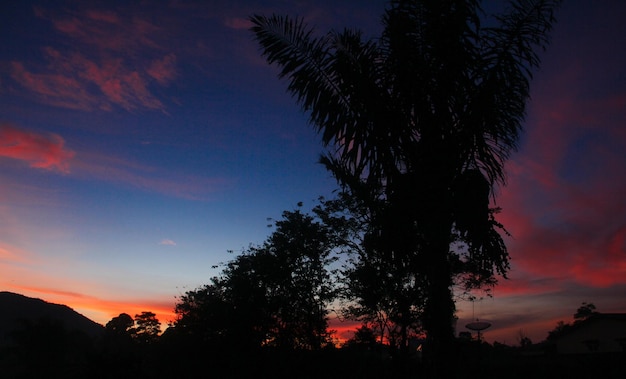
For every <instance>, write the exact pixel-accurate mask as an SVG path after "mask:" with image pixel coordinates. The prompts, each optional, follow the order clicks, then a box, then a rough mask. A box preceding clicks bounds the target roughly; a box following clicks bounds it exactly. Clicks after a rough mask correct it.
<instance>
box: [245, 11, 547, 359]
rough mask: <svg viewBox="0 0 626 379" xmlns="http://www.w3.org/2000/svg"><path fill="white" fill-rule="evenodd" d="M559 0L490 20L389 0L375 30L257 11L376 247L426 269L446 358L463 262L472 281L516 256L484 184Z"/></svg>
mask: <svg viewBox="0 0 626 379" xmlns="http://www.w3.org/2000/svg"><path fill="white" fill-rule="evenodd" d="M558 3H559V1H558V0H518V1H512V2H511V4H510V5H511V6H510V10H509V11H508V13H506V14H502V15H497V16H495V18H494V19H493V21H494V22H493V24H495V26H483V21H484V19H485V16H484V15H483V14H482V10H481V8H480V2H479V1H476V0H465V1H463V0H441V1H429V0H424V1H391V2H390V3H389V6H388V9H387V10H386V12H385V15H384V17H383V27H384V29H383V33H382V36H381V38H380V39H378V40H372V41H363V40H362V37H361V33H360V32H358V31H353V30H345V31H343V32H340V33H339V32H334V31H333V32H330V33H328V34H326V35H324V36H323V37H321V38H317V37H315V36H314V35H313V31H312V29H310V28H309V27H308V26H307V25H306V24H305V23H304V22H303V21H302V20H301V19H299V18H296V19H291V18H288V17H283V16H276V15H273V16H271V17H266V16H260V15H255V16H253V17H251V21H252V23H253V27H252V31H253V33H254V34H255V36H256V39H257V41H258V42H259V44H260V46H261V48H262V54H263V55H264V56H265V57H266V58H267V60H268V62H269V63H274V64H277V65H278V66H280V68H281V70H280V73H279V76H280V77H286V78H288V80H289V85H288V91H289V92H291V93H292V94H293V95H294V96H295V98H296V100H297V102H298V103H299V104H300V105H301V106H302V108H303V109H304V110H306V111H307V112H308V113H309V115H310V121H311V123H312V124H313V126H314V127H315V128H316V129H317V130H318V131H319V132H320V134H321V138H322V142H323V143H324V144H325V145H326V146H330V148H331V150H330V152H329V153H328V154H327V155H325V156H324V157H323V158H322V163H324V164H325V165H326V167H327V168H328V169H329V170H330V171H331V172H332V173H333V174H334V176H335V177H336V178H337V180H338V181H339V183H340V184H341V185H342V186H343V187H344V189H346V190H347V191H349V192H351V193H352V195H353V196H355V197H359V198H360V199H362V201H363V202H364V203H365V204H367V205H368V206H369V208H370V212H371V213H372V224H373V228H372V230H373V231H374V232H372V234H371V239H372V242H373V243H372V245H373V247H371V248H369V250H370V251H373V252H376V254H378V255H381V256H382V257H383V259H391V260H393V261H395V262H394V263H392V264H391V266H392V267H394V268H395V269H398V268H399V267H402V268H403V269H404V267H405V266H406V267H407V269H408V270H410V271H412V272H413V273H414V276H415V278H418V277H419V278H421V279H420V282H421V281H422V280H423V283H424V311H423V316H422V321H423V326H424V328H425V329H426V331H427V333H428V338H429V342H430V344H429V347H430V349H428V350H427V352H428V351H430V352H432V353H434V355H433V356H434V357H435V358H437V359H440V362H438V363H437V367H440V368H442V367H445V362H444V361H443V360H444V359H445V356H446V355H447V353H448V352H449V350H450V346H451V343H452V341H453V329H452V321H453V317H454V310H455V306H454V301H453V299H452V292H451V286H452V284H453V278H454V277H455V275H461V278H462V279H464V282H465V283H466V284H467V285H468V286H471V287H476V286H482V285H485V284H493V283H494V282H495V275H497V274H500V275H505V274H506V271H507V270H508V268H509V266H508V253H507V251H506V247H505V245H504V243H503V241H502V238H501V236H500V234H499V233H498V229H499V228H500V224H498V223H497V222H496V221H495V219H494V217H493V216H494V212H493V211H492V210H490V209H489V196H490V194H493V190H494V187H495V186H496V185H498V184H504V182H505V173H504V162H505V161H506V160H507V158H508V157H509V155H510V153H511V151H513V150H515V148H516V147H517V141H518V137H519V134H520V132H521V130H522V122H523V119H524V115H525V103H526V100H527V99H528V96H529V82H530V79H531V77H532V70H533V69H534V68H535V67H537V66H538V64H539V57H538V55H537V52H536V51H537V49H538V48H544V47H545V46H546V45H547V42H548V40H547V33H548V31H549V30H550V29H551V27H552V24H553V22H554V20H553V10H554V9H555V7H556V6H557V5H558ZM489 21H492V20H489ZM453 242H462V243H464V245H465V247H464V248H463V249H461V250H460V251H454V250H452V246H451V245H452V244H453ZM395 274H396V273H395V272H393V273H391V275H395ZM404 275H405V274H404V273H400V274H399V275H398V278H399V279H401V278H402V277H403V276H404ZM372 284H373V285H374V283H372Z"/></svg>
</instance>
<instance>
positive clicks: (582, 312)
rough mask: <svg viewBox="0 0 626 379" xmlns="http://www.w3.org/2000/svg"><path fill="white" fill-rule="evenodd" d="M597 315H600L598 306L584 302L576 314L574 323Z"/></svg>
mask: <svg viewBox="0 0 626 379" xmlns="http://www.w3.org/2000/svg"><path fill="white" fill-rule="evenodd" d="M595 314H598V312H596V306H595V305H593V303H585V302H583V303H582V305H581V306H580V307H578V309H577V310H576V313H575V314H574V322H579V321H584V320H586V319H588V318H589V317H591V316H593V315H595Z"/></svg>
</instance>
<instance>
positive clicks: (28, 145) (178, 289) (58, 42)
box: [0, 0, 626, 344]
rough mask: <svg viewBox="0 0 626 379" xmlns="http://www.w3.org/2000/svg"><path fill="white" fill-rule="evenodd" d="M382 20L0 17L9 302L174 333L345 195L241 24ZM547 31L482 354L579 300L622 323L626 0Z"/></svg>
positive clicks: (562, 19)
mask: <svg viewBox="0 0 626 379" xmlns="http://www.w3.org/2000/svg"><path fill="white" fill-rule="evenodd" d="M496 3H497V4H498V8H501V3H500V2H498V1H487V2H485V8H487V9H488V10H489V9H492V6H493V4H496ZM147 4H159V5H158V6H157V5H147ZM385 5H386V2H385V1H373V0H368V1H357V0H352V1H332V2H331V1H327V0H324V1H319V0H315V1H313V0H302V1H285V0H282V1H279V0H272V1H267V0H264V1H252V0H240V1H217V0H216V1H187V0H171V1H169V2H166V1H163V2H146V1H129V2H127V1H101V2H97V1H88V2H83V1H57V2H48V1H11V2H7V3H6V4H5V3H3V5H2V6H0V33H1V34H0V35H1V38H2V43H1V44H0V291H11V292H17V293H21V294H24V295H27V296H32V297H37V298H42V299H44V300H47V301H50V302H55V303H62V304H66V305H68V306H70V307H72V308H74V309H75V310H76V311H78V312H80V313H82V314H84V315H86V316H87V317H90V318H91V319H93V320H95V321H97V322H100V323H102V324H105V323H106V322H107V321H109V320H110V319H111V318H112V317H114V316H117V315H118V314H119V313H122V312H126V313H129V314H131V315H134V314H136V313H140V312H141V311H152V312H155V313H157V316H158V317H159V319H160V320H161V321H162V322H163V323H166V322H167V321H168V320H171V319H172V318H173V316H172V311H173V308H174V304H175V302H176V297H177V296H179V295H181V294H183V293H184V292H185V291H188V290H192V289H195V288H196V287H198V286H200V285H203V284H206V283H208V282H209V279H210V277H211V276H214V275H216V274H217V273H218V272H219V268H217V269H216V268H214V266H215V265H218V264H219V263H220V262H224V261H226V260H228V259H231V258H232V257H233V255H232V254H229V253H228V250H233V251H234V252H235V253H236V252H238V251H241V250H242V249H244V248H246V247H247V246H248V245H249V244H258V243H261V242H262V241H263V240H264V239H265V238H266V237H267V236H268V234H269V232H270V230H269V229H268V228H267V226H266V225H267V223H268V221H267V218H275V219H276V218H279V217H280V214H281V213H282V211H284V210H291V209H293V208H294V207H296V204H297V203H298V202H299V201H303V202H304V203H305V207H306V206H311V205H313V204H314V200H315V199H316V198H317V197H318V196H320V195H325V196H329V195H331V193H332V191H333V190H334V189H335V188H336V185H335V182H334V180H333V179H332V178H331V177H330V175H329V174H328V173H327V172H326V171H325V170H324V169H323V168H322V167H321V166H320V165H319V164H317V163H316V162H317V159H318V157H319V155H320V153H322V152H323V150H322V146H321V144H320V142H319V138H318V136H316V134H315V133H314V131H313V129H312V128H311V127H310V125H308V124H307V117H306V115H304V114H303V113H302V112H301V111H300V110H299V108H298V106H297V105H296V104H295V102H294V101H293V99H291V98H290V97H289V95H288V94H287V93H286V92H285V88H286V83H285V82H284V81H280V80H278V79H277V77H276V74H277V69H276V68H275V67H270V66H268V65H267V64H266V63H265V61H264V60H263V59H262V58H261V56H260V54H259V49H258V47H257V45H256V44H255V42H254V41H253V39H252V35H251V33H250V32H249V31H248V27H249V26H250V25H249V24H248V21H247V17H248V16H249V15H251V14H253V13H261V14H267V15H269V14H271V13H280V14H288V15H292V16H295V15H298V16H302V17H304V18H305V20H307V21H308V22H309V24H311V25H316V27H317V30H318V32H319V33H320V34H322V33H325V32H326V31H328V30H330V29H332V28H334V29H343V28H344V27H352V28H359V29H362V30H363V31H364V34H365V36H368V37H376V36H377V35H378V34H379V32H380V30H381V26H380V22H379V20H380V15H381V14H382V13H383V10H384V7H385ZM557 17H558V20H559V21H558V23H557V25H556V27H555V30H554V32H553V34H552V44H551V46H550V48H549V49H548V50H547V51H546V52H545V53H542V54H541V57H542V60H543V64H542V68H541V70H540V71H538V72H537V73H536V75H535V79H534V81H533V82H532V101H531V102H530V103H529V105H528V115H527V122H526V131H525V134H524V135H523V138H522V140H521V144H520V150H519V151H518V152H517V153H516V154H514V156H513V159H512V160H511V161H510V162H509V163H508V165H507V172H508V185H507V187H504V188H499V189H498V191H497V198H496V205H497V206H499V207H502V209H503V212H502V213H501V214H500V217H499V220H500V221H501V222H502V223H503V224H504V225H505V227H506V228H507V229H508V230H509V231H510V232H511V234H512V237H511V238H508V239H507V243H508V247H509V251H510V253H511V256H512V270H511V273H510V279H509V280H503V281H501V283H500V285H499V286H498V287H497V288H495V290H494V297H493V298H487V299H485V300H482V301H480V302H476V303H475V304H474V305H473V306H472V304H470V303H468V302H465V301H460V302H459V303H458V307H459V313H458V316H459V318H460V320H459V324H458V331H463V330H465V329H464V327H463V326H464V325H465V324H466V323H467V322H469V321H470V320H471V319H472V317H474V318H480V319H481V320H488V321H490V322H492V324H493V326H492V328H491V329H489V330H487V331H486V332H485V337H486V338H487V340H490V341H493V340H497V341H500V342H505V343H509V344H516V343H517V339H518V335H519V333H520V331H521V332H522V333H524V334H525V335H527V336H529V337H530V338H531V339H532V340H533V341H534V342H538V341H541V340H543V339H545V337H546V336H547V332H548V330H549V329H551V328H553V327H554V325H555V324H556V322H557V321H558V320H564V321H566V322H569V321H571V319H572V315H573V313H574V312H575V310H576V308H578V306H580V304H581V303H582V302H592V303H594V304H595V305H596V307H597V309H598V310H599V311H601V312H626V175H625V174H626V44H624V41H626V23H624V17H626V2H624V1H622V0H602V1H593V0H587V1H583V0H565V4H564V5H563V6H562V7H561V9H560V10H559V12H558V14H557ZM347 327H348V326H347V325H343V324H335V325H334V328H335V329H339V330H341V329H344V328H347ZM350 327H351V326H350Z"/></svg>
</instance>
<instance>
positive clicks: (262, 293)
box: [174, 210, 337, 349]
mask: <svg viewBox="0 0 626 379" xmlns="http://www.w3.org/2000/svg"><path fill="white" fill-rule="evenodd" d="M275 227H276V229H275V230H274V232H273V233H272V234H271V235H270V236H269V237H268V239H267V240H266V241H265V242H264V243H263V244H262V245H260V246H251V247H249V248H248V249H247V250H246V251H245V252H243V253H242V254H240V255H238V256H237V257H236V258H235V259H233V260H231V261H230V262H228V263H226V264H225V267H224V269H223V271H222V273H221V275H219V276H218V277H215V278H213V279H212V283H211V284H210V285H207V286H205V287H203V288H200V289H198V290H196V291H190V292H187V293H186V294H185V295H184V296H182V297H181V299H180V302H179V303H178V304H177V305H176V309H175V312H176V313H177V315H178V320H177V321H176V322H175V324H174V325H175V327H176V328H177V329H179V330H181V331H182V332H183V333H188V334H193V335H196V336H199V337H200V339H201V340H203V341H205V342H210V343H219V344H226V343H229V341H230V342H232V341H237V344H239V345H241V344H245V345H246V346H248V347H259V346H262V345H268V346H275V347H280V348H291V349H294V348H295V349H320V348H321V347H323V346H325V345H327V344H328V343H329V333H328V331H327V327H328V304H329V303H330V302H331V301H333V300H334V299H335V297H336V288H335V287H336V285H335V282H334V279H333V276H332V275H331V269H330V268H329V266H330V264H331V263H332V262H334V261H335V259H336V258H335V257H334V255H333V252H334V249H335V247H336V246H337V243H336V239H335V238H334V237H333V236H334V235H335V234H336V233H335V232H333V231H332V229H330V228H329V227H328V226H327V225H325V224H323V223H321V222H320V221H319V220H316V219H315V218H314V217H313V216H310V215H307V214H303V213H302V212H300V211H299V210H296V211H291V212H289V211H286V212H284V213H283V218H282V219H281V220H279V221H277V222H276V223H275Z"/></svg>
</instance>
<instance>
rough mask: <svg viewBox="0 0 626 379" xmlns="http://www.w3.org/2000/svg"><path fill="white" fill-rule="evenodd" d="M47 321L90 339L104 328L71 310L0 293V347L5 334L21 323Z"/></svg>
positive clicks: (12, 294) (11, 294) (13, 294)
mask: <svg viewBox="0 0 626 379" xmlns="http://www.w3.org/2000/svg"><path fill="white" fill-rule="evenodd" d="M21 320H27V321H30V322H33V323H35V322H38V321H40V320H49V321H55V322H60V323H62V325H63V326H64V328H65V329H66V330H68V331H80V332H83V333H85V334H87V335H88V336H90V337H96V336H99V335H100V334H101V333H103V331H104V327H103V326H102V325H100V324H98V323H96V322H95V321H92V320H90V319H88V318H87V317H85V316H83V315H81V314H80V313H78V312H76V311H74V310H73V309H72V308H70V307H68V306H66V305H61V304H53V303H48V302H47V301H44V300H41V299H35V298H32V297H27V296H24V295H19V294H16V293H12V292H6V291H2V292H0V345H2V344H4V343H5V341H6V339H7V338H8V336H7V333H9V332H11V331H13V330H15V329H16V328H20V326H21V323H22V321H21Z"/></svg>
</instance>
